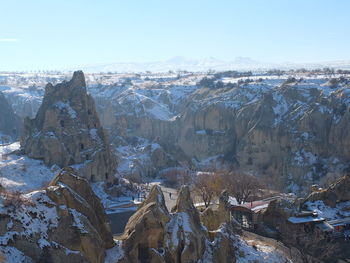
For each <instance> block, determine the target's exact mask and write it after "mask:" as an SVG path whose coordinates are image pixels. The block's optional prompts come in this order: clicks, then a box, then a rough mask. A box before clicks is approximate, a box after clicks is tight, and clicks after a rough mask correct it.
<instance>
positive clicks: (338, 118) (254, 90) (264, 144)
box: [96, 77, 350, 192]
mask: <svg viewBox="0 0 350 263" xmlns="http://www.w3.org/2000/svg"><path fill="white" fill-rule="evenodd" d="M179 82H181V80H179ZM183 82H184V81H183ZM333 82H336V84H335V85H333V84H330V83H329V82H328V79H327V78H326V77H323V78H312V77H306V78H305V79H299V80H295V79H292V80H286V78H275V79H269V78H266V79H265V80H264V79H261V80H255V81H250V82H249V81H247V82H245V83H240V84H237V83H236V84H234V85H227V86H224V87H223V88H219V89H215V88H210V87H205V86H195V85H194V86H193V83H191V82H190V84H192V85H184V84H183V83H182V84H181V85H183V86H181V88H180V87H179V86H176V85H173V84H170V85H169V84H168V83H164V84H162V85H159V86H157V87H152V86H146V87H142V88H141V87H138V86H137V85H136V86H135V87H132V86H130V87H129V88H126V87H125V88H124V89H121V90H120V91H118V89H116V90H115V92H114V93H113V95H112V96H111V97H110V100H111V101H112V102H113V105H112V102H110V104H109V106H108V107H102V105H100V106H101V107H99V112H100V114H101V115H102V116H105V117H104V118H103V119H104V125H106V126H107V127H110V129H111V130H113V131H115V132H116V133H114V134H113V135H112V137H113V138H118V143H120V142H122V141H123V140H130V139H132V138H133V137H143V138H146V139H148V140H150V141H154V140H156V141H157V143H159V144H160V146H161V147H162V148H163V149H164V150H165V151H166V152H167V153H169V154H171V156H172V157H173V158H174V159H175V160H178V161H186V162H187V163H189V164H191V165H193V164H195V165H196V164H198V162H199V164H200V163H208V160H213V161H215V162H216V163H221V162H223V163H230V164H235V165H236V166H238V167H240V168H241V169H243V170H246V171H249V172H252V173H255V174H258V175H261V176H262V177H265V179H267V180H270V182H271V183H273V184H274V185H275V186H276V187H279V188H287V190H292V191H295V192H298V191H305V190H306V189H307V187H306V188H304V186H307V185H308V184H313V183H322V182H323V181H327V178H333V177H334V176H338V177H339V176H341V175H342V174H343V170H344V169H345V168H346V166H347V164H348V163H349V161H350V155H349V151H348V149H349V147H348V144H349V142H350V137H349V133H347V132H346V130H348V129H349V123H350V121H349V118H350V111H349V103H350V97H349V95H350V93H349V90H350V89H349V81H348V80H346V79H344V78H339V79H337V80H336V81H333ZM333 82H332V83H333ZM178 85H180V84H178ZM105 89H107V88H106V87H105ZM96 96H100V95H98V94H96ZM114 113H117V115H116V116H115V118H108V117H107V116H114V115H113V114H114ZM171 149H176V151H174V150H173V151H171ZM180 159H181V160H180Z"/></svg>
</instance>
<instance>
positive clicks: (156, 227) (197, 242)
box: [119, 186, 235, 263]
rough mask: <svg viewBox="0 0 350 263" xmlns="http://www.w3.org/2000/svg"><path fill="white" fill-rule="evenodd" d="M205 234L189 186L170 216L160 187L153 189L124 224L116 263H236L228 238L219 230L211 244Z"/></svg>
mask: <svg viewBox="0 0 350 263" xmlns="http://www.w3.org/2000/svg"><path fill="white" fill-rule="evenodd" d="M231 233H232V232H231ZM208 235H209V233H208V230H207V229H206V228H205V227H204V226H203V225H202V224H201V221H200V216H199V212H198V211H197V209H196V208H195V207H194V205H193V203H192V199H191V196H190V191H189V188H188V187H186V186H185V187H182V188H181V190H180V193H179V197H178V200H177V202H176V206H175V207H174V208H173V210H172V213H169V212H168V210H167V208H166V206H165V202H164V196H163V193H162V191H161V190H160V187H159V186H153V188H152V189H151V192H150V194H149V196H148V198H147V199H146V200H145V201H144V202H143V203H142V205H141V206H140V207H139V209H138V210H137V212H136V213H135V214H134V215H133V216H132V217H131V218H130V219H129V222H128V224H127V225H126V228H125V232H124V234H123V236H122V238H121V241H122V247H123V250H124V254H125V257H124V258H123V259H122V260H121V261H119V262H164V263H165V262H169V263H171V262H173V263H179V262H198V260H203V262H235V260H234V258H235V254H234V248H233V242H232V240H231V239H230V235H229V234H227V235H226V234H224V231H218V233H217V235H215V240H216V241H215V242H213V243H211V242H210V241H209V237H208ZM224 244H225V245H224ZM221 248H223V249H225V252H224V251H223V250H221ZM227 253H229V255H228V254H227ZM213 259H214V261H213ZM208 260H209V261H208Z"/></svg>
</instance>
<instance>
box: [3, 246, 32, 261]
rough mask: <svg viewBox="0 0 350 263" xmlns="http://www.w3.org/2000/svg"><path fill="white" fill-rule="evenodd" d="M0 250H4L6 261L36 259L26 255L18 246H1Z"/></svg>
mask: <svg viewBox="0 0 350 263" xmlns="http://www.w3.org/2000/svg"><path fill="white" fill-rule="evenodd" d="M0 251H1V252H2V254H3V256H4V259H5V261H4V262H6V263H19V262H21V263H34V261H33V260H32V259H31V258H29V257H27V256H25V255H24V254H23V253H22V252H21V251H19V250H18V249H17V248H14V247H11V246H6V247H4V246H0Z"/></svg>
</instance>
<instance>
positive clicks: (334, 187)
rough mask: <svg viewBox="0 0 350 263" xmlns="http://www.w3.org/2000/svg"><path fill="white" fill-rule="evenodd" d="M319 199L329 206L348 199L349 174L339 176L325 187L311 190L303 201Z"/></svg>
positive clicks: (349, 191) (349, 192)
mask: <svg viewBox="0 0 350 263" xmlns="http://www.w3.org/2000/svg"><path fill="white" fill-rule="evenodd" d="M317 200H321V201H323V203H325V204H326V205H329V206H330V207H335V206H336V204H337V203H340V202H345V201H349V200H350V174H348V175H346V176H343V177H341V178H339V179H338V180H337V181H336V182H334V183H333V184H331V185H330V186H329V187H328V188H327V189H320V190H318V191H314V192H312V193H311V194H310V195H309V196H308V197H307V198H306V199H305V200H304V201H303V203H306V202H309V201H310V202H313V201H317Z"/></svg>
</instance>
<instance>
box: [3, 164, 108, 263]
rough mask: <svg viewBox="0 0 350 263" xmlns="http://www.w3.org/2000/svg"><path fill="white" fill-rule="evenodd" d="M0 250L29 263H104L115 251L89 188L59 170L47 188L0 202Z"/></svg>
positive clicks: (68, 171) (71, 172)
mask: <svg viewBox="0 0 350 263" xmlns="http://www.w3.org/2000/svg"><path fill="white" fill-rule="evenodd" d="M1 203H2V208H1V210H0V212H1V217H0V218H1V219H0V249H2V248H4V247H3V246H5V247H6V248H8V247H13V248H16V249H17V250H19V251H21V252H22V253H23V254H24V255H25V256H26V257H28V258H30V259H31V260H33V261H34V262H49V263H50V262H62V263H64V262H94V263H101V262H104V258H105V250H106V249H108V248H111V247H113V246H114V241H113V238H112V235H111V232H110V230H109V226H108V225H107V224H106V222H107V221H106V216H105V213H104V210H103V207H102V205H101V203H100V200H99V199H98V197H97V196H96V195H95V194H94V193H93V192H92V190H91V188H90V185H89V182H88V181H87V180H86V179H84V178H81V177H80V176H78V175H77V173H76V171H75V170H73V169H72V168H64V169H63V170H61V172H60V173H59V174H58V175H57V176H56V177H55V178H54V180H53V181H52V182H51V184H50V186H48V187H47V188H45V189H43V190H39V191H34V192H31V193H28V194H22V195H17V194H11V193H7V194H5V195H3V196H2V197H1Z"/></svg>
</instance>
